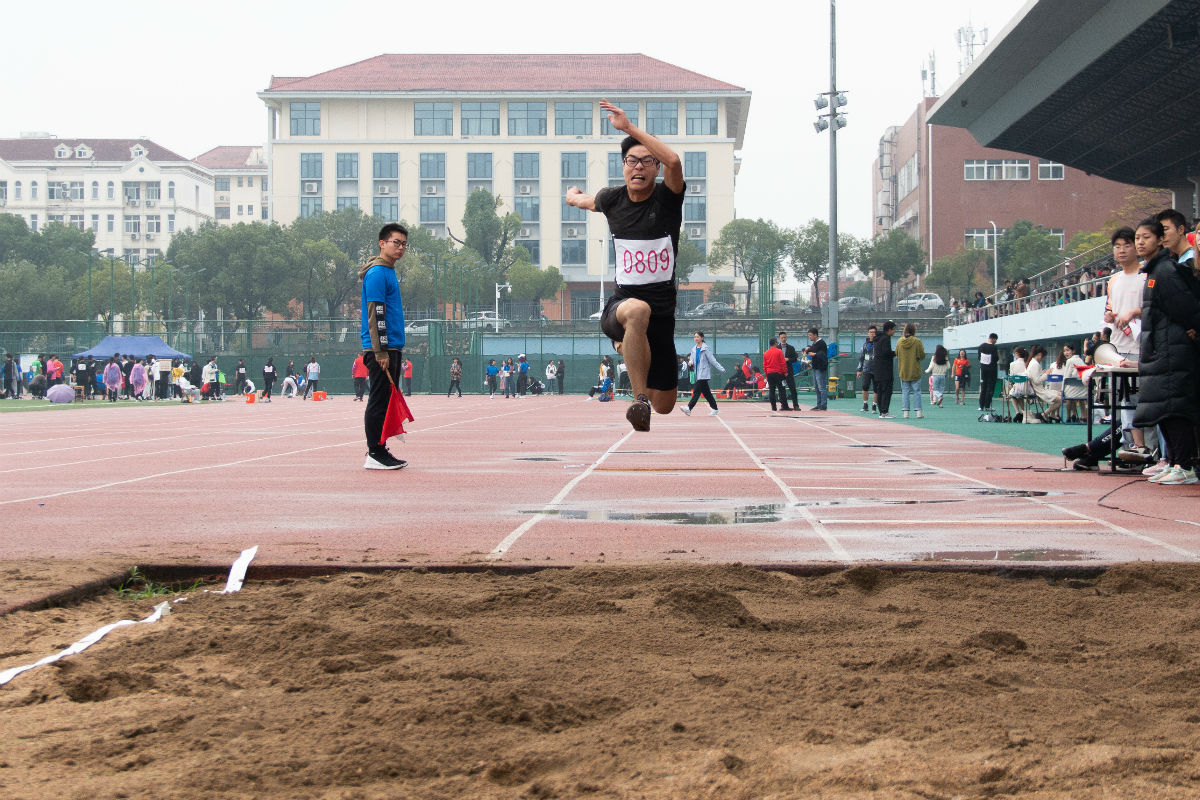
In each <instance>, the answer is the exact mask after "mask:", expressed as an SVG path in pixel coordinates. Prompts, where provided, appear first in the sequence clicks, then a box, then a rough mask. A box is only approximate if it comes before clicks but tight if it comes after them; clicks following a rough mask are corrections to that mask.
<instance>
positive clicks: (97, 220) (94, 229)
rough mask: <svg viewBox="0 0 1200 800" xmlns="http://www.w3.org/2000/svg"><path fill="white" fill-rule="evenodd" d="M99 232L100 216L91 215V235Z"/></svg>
mask: <svg viewBox="0 0 1200 800" xmlns="http://www.w3.org/2000/svg"><path fill="white" fill-rule="evenodd" d="M99 232H100V215H99V214H92V233H99Z"/></svg>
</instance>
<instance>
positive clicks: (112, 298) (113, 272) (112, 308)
mask: <svg viewBox="0 0 1200 800" xmlns="http://www.w3.org/2000/svg"><path fill="white" fill-rule="evenodd" d="M116 278H117V262H116V259H115V258H114V257H113V251H112V250H111V249H110V250H109V251H108V334H109V336H111V335H112V334H113V333H115V332H116V331H115V330H114V329H115V327H116V303H117V295H116V291H115V290H114V288H113V286H114V284H115V283H116Z"/></svg>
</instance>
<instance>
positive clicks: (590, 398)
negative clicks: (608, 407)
mask: <svg viewBox="0 0 1200 800" xmlns="http://www.w3.org/2000/svg"><path fill="white" fill-rule="evenodd" d="M583 399H584V401H586V402H588V403H590V402H592V401H593V400H595V399H596V398H594V397H585V398H583Z"/></svg>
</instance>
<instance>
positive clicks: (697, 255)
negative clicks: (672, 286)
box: [675, 233, 704, 284]
mask: <svg viewBox="0 0 1200 800" xmlns="http://www.w3.org/2000/svg"><path fill="white" fill-rule="evenodd" d="M703 263H704V253H702V252H700V248H699V247H697V246H696V245H695V243H693V242H692V240H691V239H689V238H688V237H687V234H686V233H684V234H681V235H680V237H679V253H678V255H676V256H675V277H676V278H678V280H679V282H680V283H682V284H686V283H690V282H691V279H692V270H693V269H695V268H696V267H698V266H699V265H701V264H703Z"/></svg>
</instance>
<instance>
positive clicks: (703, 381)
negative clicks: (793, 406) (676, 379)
mask: <svg viewBox="0 0 1200 800" xmlns="http://www.w3.org/2000/svg"><path fill="white" fill-rule="evenodd" d="M701 396H703V397H704V399H705V400H707V401H708V407H709V408H711V409H712V410H713V411H716V410H717V399H716V398H715V397H713V393H712V389H710V388H708V378H699V379H697V380H696V383H695V385H694V386H692V399H691V401H690V402H689V403H688V410H689V411H690V410H692V409H693V408H695V407H696V403H699V402H700V398H701ZM785 399H786V398H785Z"/></svg>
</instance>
